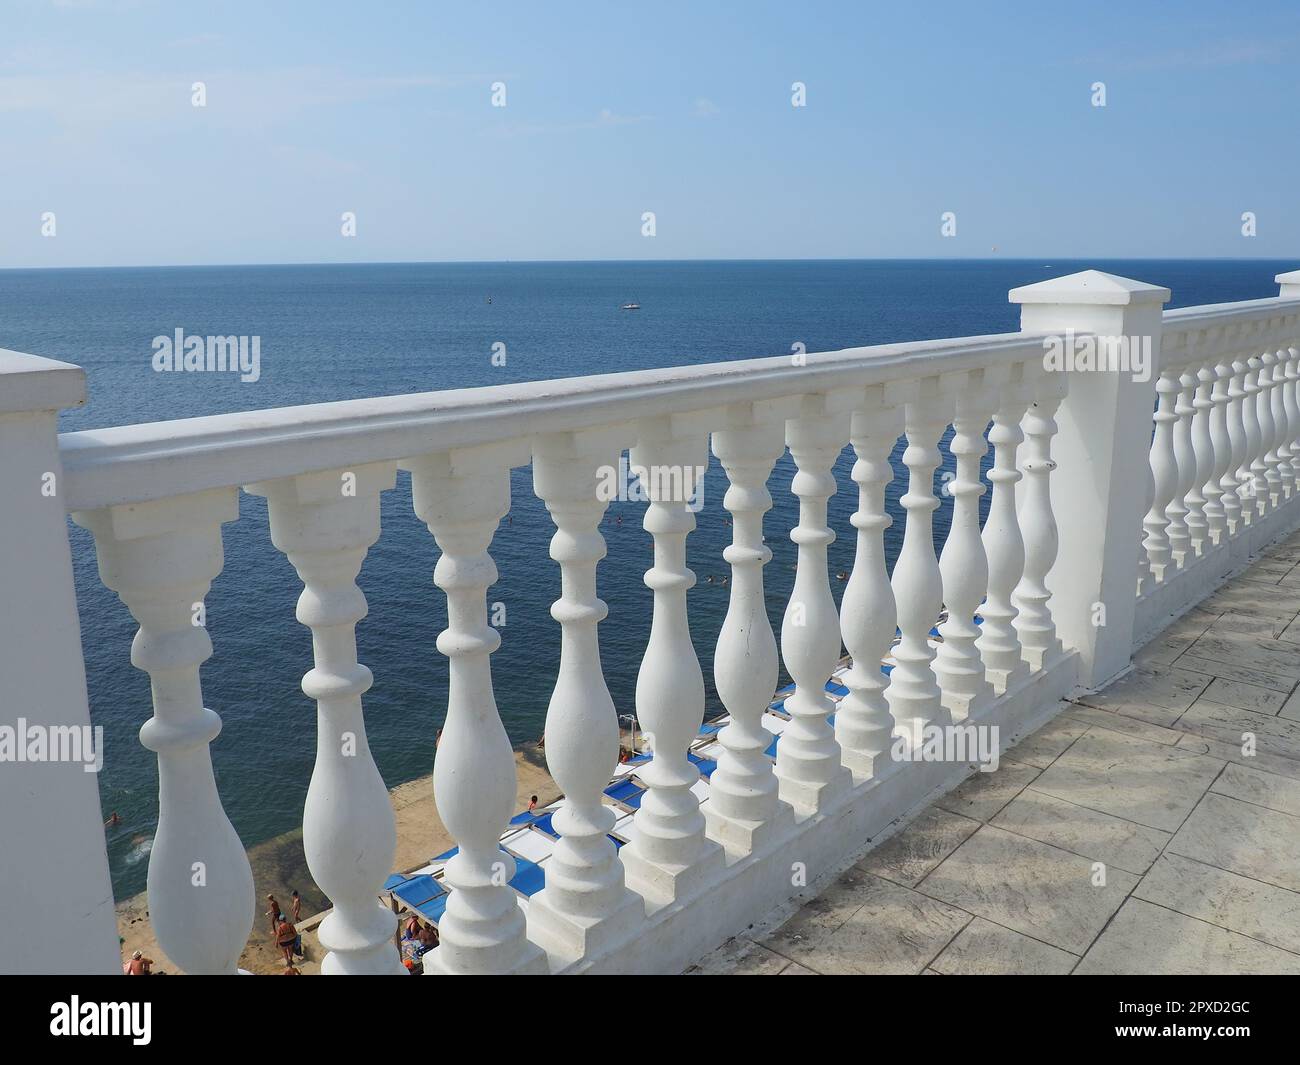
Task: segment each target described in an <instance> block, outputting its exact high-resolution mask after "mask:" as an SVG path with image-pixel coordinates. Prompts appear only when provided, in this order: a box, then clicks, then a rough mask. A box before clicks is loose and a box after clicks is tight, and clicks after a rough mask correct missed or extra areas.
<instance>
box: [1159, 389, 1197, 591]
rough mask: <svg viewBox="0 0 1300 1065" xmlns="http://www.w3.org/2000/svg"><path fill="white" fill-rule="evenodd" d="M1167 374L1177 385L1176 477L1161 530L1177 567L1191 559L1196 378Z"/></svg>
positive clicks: (1186, 563) (1183, 566)
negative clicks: (1164, 522)
mask: <svg viewBox="0 0 1300 1065" xmlns="http://www.w3.org/2000/svg"><path fill="white" fill-rule="evenodd" d="M1170 377H1171V379H1172V380H1173V381H1174V382H1175V383H1176V384H1177V387H1178V391H1177V394H1176V400H1175V403H1174V415H1175V421H1174V463H1175V466H1176V467H1177V471H1178V473H1177V478H1178V479H1177V486H1176V487H1175V489H1174V498H1173V500H1172V501H1171V502H1170V504H1169V506H1168V507H1166V508H1165V514H1166V515H1167V516H1168V518H1169V525H1168V527H1167V528H1166V529H1165V532H1166V534H1167V535H1168V537H1169V548H1170V551H1171V552H1172V553H1173V561H1174V565H1175V567H1177V568H1178V569H1180V570H1181V569H1185V568H1186V567H1187V566H1189V565H1190V564H1191V561H1192V557H1193V555H1192V527H1193V524H1194V523H1195V521H1196V515H1194V514H1193V511H1192V507H1191V500H1190V499H1189V498H1188V496H1189V495H1191V493H1192V487H1193V485H1194V484H1195V482H1196V453H1195V451H1194V450H1193V449H1192V416H1193V415H1194V414H1195V413H1196V408H1195V407H1194V406H1193V405H1192V397H1193V395H1194V394H1195V391H1196V378H1195V376H1194V375H1192V374H1190V373H1188V372H1186V371H1180V370H1173V371H1171V374H1170Z"/></svg>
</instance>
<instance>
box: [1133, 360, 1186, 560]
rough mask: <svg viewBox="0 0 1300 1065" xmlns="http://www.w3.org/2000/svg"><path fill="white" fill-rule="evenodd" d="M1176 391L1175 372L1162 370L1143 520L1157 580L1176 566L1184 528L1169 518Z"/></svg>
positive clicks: (1173, 475) (1175, 479)
mask: <svg viewBox="0 0 1300 1065" xmlns="http://www.w3.org/2000/svg"><path fill="white" fill-rule="evenodd" d="M1178 391H1179V384H1178V378H1177V375H1176V374H1174V373H1173V372H1172V371H1162V372H1161V374H1160V378H1159V380H1157V381H1156V395H1157V396H1158V397H1159V399H1158V405H1157V407H1156V412H1155V415H1154V418H1155V425H1156V428H1155V435H1154V436H1153V437H1152V438H1151V458H1150V465H1151V472H1152V476H1153V478H1154V481H1155V491H1154V495H1153V496H1152V500H1151V509H1150V510H1148V511H1147V514H1146V517H1145V518H1143V519H1142V526H1143V528H1144V529H1145V530H1146V553H1147V559H1148V561H1149V562H1150V564H1151V571H1152V572H1153V573H1154V574H1155V577H1156V580H1164V579H1165V578H1166V576H1167V571H1168V570H1169V569H1170V568H1171V567H1174V566H1175V565H1176V563H1175V562H1174V559H1173V550H1174V536H1175V535H1178V536H1179V537H1180V539H1179V542H1180V543H1181V542H1182V541H1181V533H1182V532H1183V531H1185V529H1186V526H1185V525H1184V526H1180V529H1178V530H1174V529H1172V524H1173V523H1172V520H1171V518H1170V508H1171V506H1172V505H1173V501H1174V496H1175V495H1176V494H1177V492H1178V457H1177V454H1176V452H1175V450H1174V426H1175V424H1176V423H1177V421H1178V414H1177V413H1176V411H1175V406H1176V404H1177V401H1178Z"/></svg>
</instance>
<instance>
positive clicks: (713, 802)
mask: <svg viewBox="0 0 1300 1065" xmlns="http://www.w3.org/2000/svg"><path fill="white" fill-rule="evenodd" d="M784 452H785V418H784V412H783V411H775V412H774V411H773V410H772V409H771V405H770V404H761V405H758V404H738V405H737V406H735V407H732V408H729V409H728V411H727V428H726V429H720V430H718V431H716V432H715V433H714V434H713V453H714V454H715V455H716V456H717V457H718V461H719V462H721V463H722V468H723V469H724V470H726V471H727V477H728V479H729V481H730V487H729V488H728V489H727V494H726V496H725V497H724V498H723V506H725V507H726V508H727V510H728V511H730V512H731V515H732V518H733V523H732V531H731V535H732V540H731V543H730V544H728V545H727V547H726V548H725V549H724V550H723V552H722V557H723V558H724V559H725V560H726V561H727V562H728V563H729V564H730V566H731V598H730V601H729V603H728V605H727V616H726V618H725V619H724V620H723V622H722V631H721V632H720V633H718V645H717V649H716V651H715V652H714V655H713V676H714V680H715V682H716V684H717V688H718V697H719V698H720V699H721V700H722V705H723V706H725V707H726V708H727V711H728V712H729V713H730V715H731V720H730V721H729V722H728V723H727V724H726V725H725V726H723V728H722V731H721V732H719V733H718V742H719V743H720V744H722V747H723V753H722V755H721V756H720V757H719V758H718V768H717V769H715V770H714V772H713V776H712V777H711V778H710V779H709V802H708V805H707V806H705V808H704V815H705V820H706V821H707V823H708V828H709V835H710V836H712V837H713V838H714V839H716V840H718V841H719V842H721V843H722V844H723V845H724V846H725V847H726V848H727V849H728V850H731V851H735V852H736V853H739V854H749V853H752V852H753V851H754V850H755V849H756V848H757V847H759V846H761V844H762V842H763V841H764V840H766V839H769V838H771V837H772V836H773V835H774V834H775V832H776V831H777V830H778V829H779V828H780V827H781V825H782V823H783V822H785V821H786V820H788V817H789V813H790V810H789V808H788V807H787V806H785V805H784V804H783V803H781V802H780V800H779V799H778V797H777V791H778V781H777V778H776V774H775V773H774V771H773V767H772V760H771V759H770V758H768V756H767V749H768V748H769V747H770V746H771V745H772V739H773V737H772V733H770V732H768V731H767V729H766V728H764V727H763V715H764V713H765V712H766V711H767V708H768V705H769V704H770V703H771V702H772V694H773V692H774V691H775V690H776V683H777V673H778V667H779V662H778V659H777V648H776V636H775V635H773V633H772V625H771V623H770V622H769V621H768V619H767V604H766V600H765V598H764V594H763V567H764V566H765V565H767V563H768V562H769V561H771V558H772V552H771V549H770V548H768V547H767V545H766V544H764V542H763V515H764V514H766V513H767V512H768V511H769V510H771V509H772V496H771V494H770V493H769V492H768V490H767V479H768V478H769V477H770V476H771V474H772V467H773V466H774V465H775V464H776V460H777V459H779V458H780V457H781V455H782V454H784Z"/></svg>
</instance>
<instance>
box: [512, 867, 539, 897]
mask: <svg viewBox="0 0 1300 1065" xmlns="http://www.w3.org/2000/svg"><path fill="white" fill-rule="evenodd" d="M510 886H511V887H512V888H514V889H515V890H516V891H517V892H519V894H521V895H524V896H527V897H529V898H531V897H532V896H534V895H536V894H537V893H538V892H539V891H541V890H542V888H544V887H545V886H546V874H545V873H544V872H542V867H541V866H540V865H538V864H537V863H536V862H530V861H529V860H528V859H527V858H516V859H515V875H514V876H512V877H511V878H510Z"/></svg>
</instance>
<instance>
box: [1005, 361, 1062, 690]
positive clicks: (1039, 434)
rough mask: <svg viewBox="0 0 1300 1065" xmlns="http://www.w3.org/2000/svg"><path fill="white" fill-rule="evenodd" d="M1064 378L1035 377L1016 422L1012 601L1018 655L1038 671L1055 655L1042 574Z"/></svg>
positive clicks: (1052, 546) (1048, 550) (1047, 557)
mask: <svg viewBox="0 0 1300 1065" xmlns="http://www.w3.org/2000/svg"><path fill="white" fill-rule="evenodd" d="M1067 380H1068V378H1067V375H1065V374H1052V375H1050V376H1048V375H1039V376H1038V379H1037V381H1036V382H1035V385H1034V388H1033V393H1034V398H1033V400H1032V401H1031V402H1030V404H1029V409H1028V410H1027V411H1026V412H1025V417H1024V421H1023V422H1022V425H1023V427H1024V431H1025V442H1024V444H1023V445H1021V448H1020V451H1021V455H1022V456H1023V458H1022V461H1021V463H1020V468H1021V469H1022V470H1023V471H1024V474H1025V490H1024V491H1023V492H1022V493H1020V500H1019V503H1020V507H1019V510H1018V511H1017V516H1018V517H1019V519H1020V530H1021V533H1022V534H1023V536H1024V538H1025V572H1024V575H1023V576H1022V577H1021V578H1020V583H1019V584H1018V585H1016V590H1015V593H1014V594H1013V596H1012V599H1013V601H1014V602H1015V604H1016V608H1017V609H1018V610H1019V611H1020V614H1019V616H1018V617H1017V618H1016V632H1017V633H1018V634H1019V636H1020V646H1021V648H1022V649H1023V651H1022V653H1023V654H1024V658H1025V661H1026V662H1028V663H1029V667H1030V669H1032V670H1034V671H1037V670H1040V669H1043V668H1044V667H1045V666H1047V665H1048V664H1050V662H1051V660H1052V659H1053V658H1054V657H1056V656H1057V655H1059V654H1060V653H1061V641H1060V640H1059V639H1058V638H1057V635H1056V622H1055V621H1053V620H1052V611H1051V608H1050V607H1049V606H1048V600H1049V599H1051V597H1052V593H1051V591H1050V590H1049V589H1048V587H1047V576H1048V574H1049V573H1051V571H1052V566H1054V565H1055V564H1056V553H1057V550H1058V546H1059V542H1058V537H1057V531H1056V516H1055V515H1054V514H1053V512H1052V492H1051V475H1052V471H1053V470H1055V469H1056V463H1055V462H1054V461H1053V459H1052V437H1054V436H1055V435H1056V419H1055V415H1056V409H1057V407H1059V406H1060V404H1061V399H1062V392H1063V390H1064V388H1065V386H1066V382H1067Z"/></svg>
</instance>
